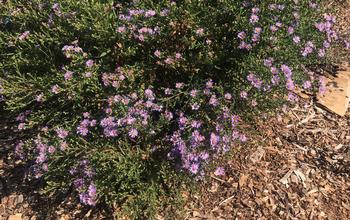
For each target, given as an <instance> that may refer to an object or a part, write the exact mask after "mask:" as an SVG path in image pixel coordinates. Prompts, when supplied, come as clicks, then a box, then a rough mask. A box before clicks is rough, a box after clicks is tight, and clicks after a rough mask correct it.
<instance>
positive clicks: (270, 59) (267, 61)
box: [264, 58, 273, 67]
mask: <svg viewBox="0 0 350 220" xmlns="http://www.w3.org/2000/svg"><path fill="white" fill-rule="evenodd" d="M272 62H273V59H272V58H267V59H264V65H265V66H266V67H271V66H272Z"/></svg>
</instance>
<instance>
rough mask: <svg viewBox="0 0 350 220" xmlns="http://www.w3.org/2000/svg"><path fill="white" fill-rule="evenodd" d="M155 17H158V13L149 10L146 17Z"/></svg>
mask: <svg viewBox="0 0 350 220" xmlns="http://www.w3.org/2000/svg"><path fill="white" fill-rule="evenodd" d="M155 15H156V11H154V10H148V11H146V13H145V17H153V16H155Z"/></svg>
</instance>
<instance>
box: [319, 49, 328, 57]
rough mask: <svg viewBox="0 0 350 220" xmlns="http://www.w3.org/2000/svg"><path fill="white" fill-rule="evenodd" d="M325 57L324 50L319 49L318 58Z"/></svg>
mask: <svg viewBox="0 0 350 220" xmlns="http://www.w3.org/2000/svg"><path fill="white" fill-rule="evenodd" d="M325 55H326V51H325V50H324V49H319V50H318V56H319V57H324V56H325Z"/></svg>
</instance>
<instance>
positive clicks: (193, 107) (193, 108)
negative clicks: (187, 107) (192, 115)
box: [191, 102, 200, 110]
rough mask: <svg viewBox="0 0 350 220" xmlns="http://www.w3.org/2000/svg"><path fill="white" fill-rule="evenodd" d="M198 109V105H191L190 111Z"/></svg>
mask: <svg viewBox="0 0 350 220" xmlns="http://www.w3.org/2000/svg"><path fill="white" fill-rule="evenodd" d="M199 107H200V105H199V104H198V103H197V102H196V103H194V104H192V105H191V108H192V110H198V109H199Z"/></svg>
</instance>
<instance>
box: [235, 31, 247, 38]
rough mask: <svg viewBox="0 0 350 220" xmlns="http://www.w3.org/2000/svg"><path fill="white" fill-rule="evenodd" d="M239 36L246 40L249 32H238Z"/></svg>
mask: <svg viewBox="0 0 350 220" xmlns="http://www.w3.org/2000/svg"><path fill="white" fill-rule="evenodd" d="M237 36H238V38H239V39H241V40H244V39H245V38H246V36H247V34H246V33H245V32H244V31H241V32H239V33H238V34H237Z"/></svg>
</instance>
